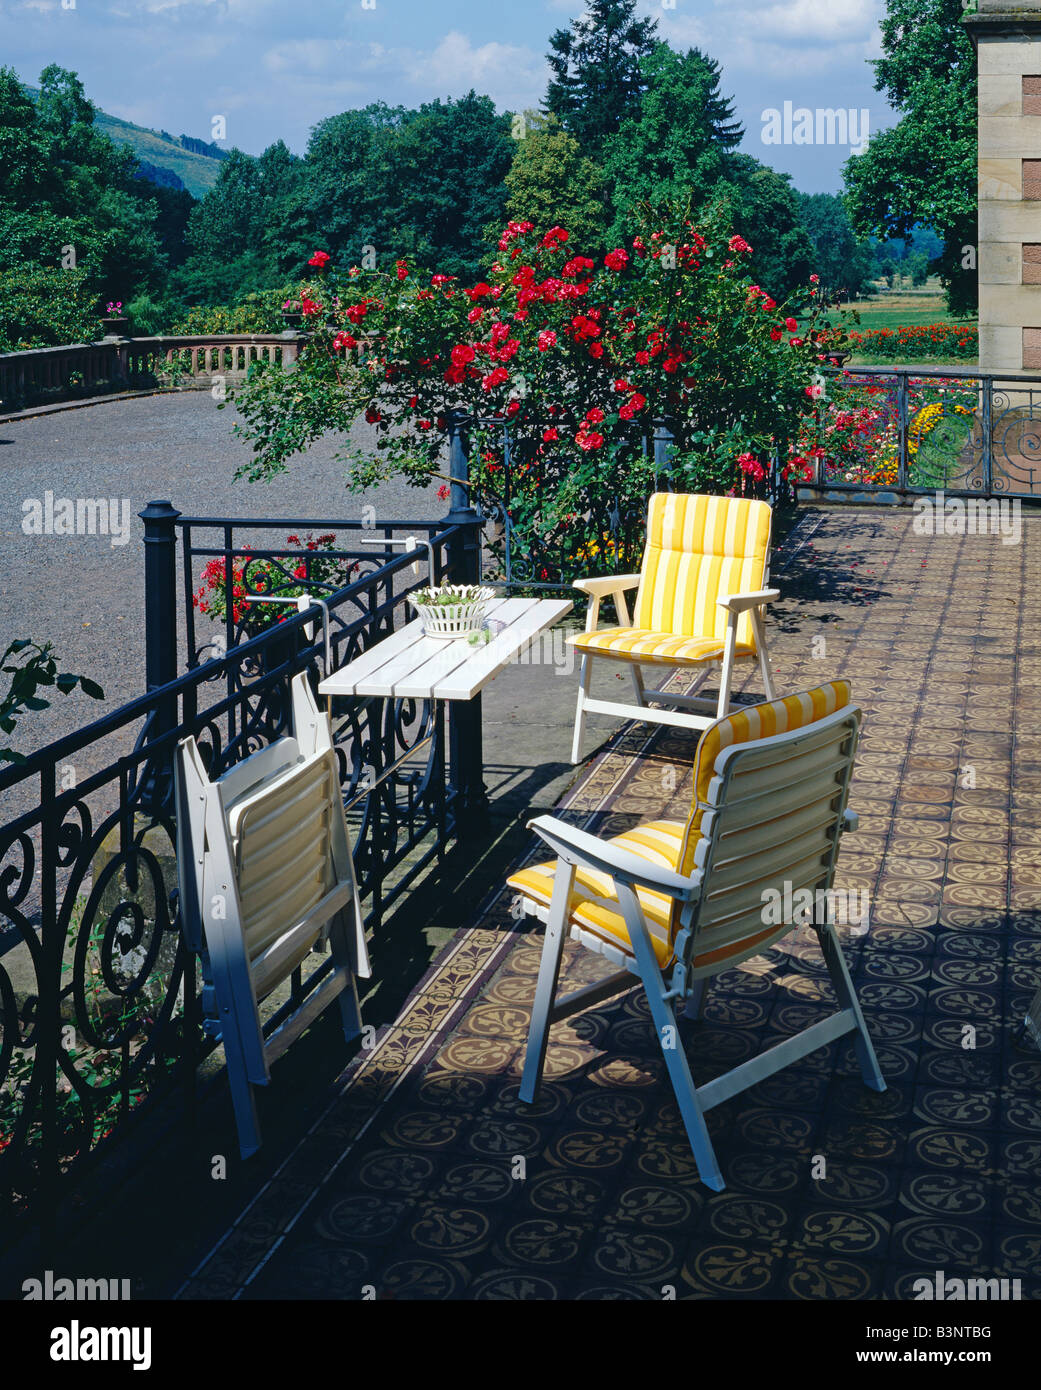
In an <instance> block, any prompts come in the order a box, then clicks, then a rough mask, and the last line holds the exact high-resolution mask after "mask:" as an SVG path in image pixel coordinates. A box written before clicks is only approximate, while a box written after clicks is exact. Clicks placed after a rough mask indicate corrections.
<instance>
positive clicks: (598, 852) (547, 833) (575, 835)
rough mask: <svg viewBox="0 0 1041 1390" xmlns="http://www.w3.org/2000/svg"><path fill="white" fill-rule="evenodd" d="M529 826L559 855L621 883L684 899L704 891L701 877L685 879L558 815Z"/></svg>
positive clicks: (543, 817) (538, 818)
mask: <svg viewBox="0 0 1041 1390" xmlns="http://www.w3.org/2000/svg"><path fill="white" fill-rule="evenodd" d="M528 829H529V830H534V832H535V834H536V835H538V836H539V838H540V839H543V840H545V842H546V844H547V845H549V847H550V849H552V850H555V851H556V853H557V855H558V856H559V857H561V858H563V859H566V860H568V861H570V862H571V863H573V864H579V865H581V866H582V867H583V868H586V869H596V870H598V871H599V872H600V873H602V874H606V875H607V876H608V877H609V878H613V879H617V880H618V881H619V882H621V883H629V884H639V885H640V886H641V887H644V888H651V889H654V890H655V891H657V892H659V893H668V895H669V897H671V898H676V899H678V900H679V901H680V902H693V901H694V899H695V898H697V897H699V896H700V894H701V879H700V877H695V878H684V877H683V875H682V874H678V873H676V872H674V871H673V870H672V869H664V868H662V866H661V865H660V864H651V863H649V862H648V861H647V860H646V859H641V858H640V856H639V855H638V854H633V853H632V851H631V850H627V849H619V848H618V846H617V845H611V844H608V843H607V842H606V841H604V840H601V839H598V838H597V836H596V835H590V834H589V833H588V832H587V831H585V830H576V828H575V827H574V826H573V825H568V824H567V823H566V822H565V821H562V820H558V819H557V817H556V816H536V817H535V819H534V820H530V821H529V822H528Z"/></svg>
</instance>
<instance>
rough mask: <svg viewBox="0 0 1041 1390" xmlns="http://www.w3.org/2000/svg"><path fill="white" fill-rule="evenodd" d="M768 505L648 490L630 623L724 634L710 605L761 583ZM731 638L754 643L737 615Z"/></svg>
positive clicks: (722, 616)
mask: <svg viewBox="0 0 1041 1390" xmlns="http://www.w3.org/2000/svg"><path fill="white" fill-rule="evenodd" d="M771 517H772V514H771V511H770V507H769V505H768V504H767V503H766V502H760V501H756V500H753V499H745V498H741V497H709V496H702V495H700V494H684V493H672V492H656V493H654V494H653V496H652V497H651V499H650V504H649V507H648V512H647V542H646V546H645V548H644V555H643V564H642V567H641V571H640V586H639V589H638V591H637V596H636V607H635V616H634V619H633V622H634V625H635V626H636V627H641V628H650V629H651V630H652V631H654V632H670V633H675V634H677V635H682V636H687V637H693V636H705V637H719V638H722V637H723V636H725V634H726V625H727V614H726V610H725V609H722V608H720V607H719V606H718V605H717V603H716V600H717V598H719V597H721V596H723V595H725V594H734V593H748V592H751V591H754V590H757V589H762V588H763V587H764V586H765V582H766V574H767V564H768V561H769V554H770V522H771ZM737 640H738V641H739V642H743V643H746V644H748V645H749V646H752V647H754V646H755V639H754V633H753V630H752V620H751V617H750V616H749V614H748V613H743V614H742V615H741V617H740V619H739V621H738V628H737Z"/></svg>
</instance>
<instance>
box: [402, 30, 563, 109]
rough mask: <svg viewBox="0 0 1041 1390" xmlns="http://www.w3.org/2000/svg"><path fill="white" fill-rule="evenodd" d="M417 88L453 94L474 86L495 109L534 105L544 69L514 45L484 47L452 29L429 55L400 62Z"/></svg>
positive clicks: (534, 57)
mask: <svg viewBox="0 0 1041 1390" xmlns="http://www.w3.org/2000/svg"><path fill="white" fill-rule="evenodd" d="M403 68H404V73H405V75H406V76H407V77H408V78H409V80H410V81H412V82H413V83H415V84H416V85H417V86H423V85H425V86H427V87H430V86H431V85H433V86H434V87H437V88H439V89H440V90H443V91H447V92H451V93H452V95H458V94H461V93H463V92H466V91H469V90H470V88H471V87H473V88H474V89H475V90H476V91H478V92H486V93H487V94H488V95H489V96H491V97H493V98H494V99H495V101H496V104H497V105H498V106H500V107H514V108H515V107H517V106H518V105H521V106H533V105H537V104H538V102H539V100H540V99H541V97H542V94H543V91H544V90H545V85H546V77H547V73H548V67H547V64H546V61H545V59H544V58H543V56H542V54H541V53H537V52H536V51H535V50H534V49H531V48H523V47H520V46H518V45H516V44H505V43H484V44H480V45H479V46H477V47H474V45H473V44H472V43H471V42H470V40H469V39H468V38H467V37H466V35H465V34H460V33H459V32H458V30H453V31H452V32H451V33H450V34H446V35H445V37H444V38H443V39H442V40H441V42H440V43H439V44H438V45H437V47H436V48H435V49H434V50H433V52H431V53H417V54H415V55H414V57H413V59H412V60H411V62H409V61H408V60H406V61H405V62H404V63H403Z"/></svg>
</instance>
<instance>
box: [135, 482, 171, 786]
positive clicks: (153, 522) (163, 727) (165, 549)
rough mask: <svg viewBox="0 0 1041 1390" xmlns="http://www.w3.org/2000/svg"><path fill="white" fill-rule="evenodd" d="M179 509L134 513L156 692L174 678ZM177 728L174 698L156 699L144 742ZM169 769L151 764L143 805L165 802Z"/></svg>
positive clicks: (149, 683)
mask: <svg viewBox="0 0 1041 1390" xmlns="http://www.w3.org/2000/svg"><path fill="white" fill-rule="evenodd" d="M180 515H181V513H180V512H179V511H178V510H177V509H176V507H174V506H172V505H171V504H170V503H169V502H167V501H158V502H149V504H148V506H147V507H146V508H145V509H144V511H143V512H138V516H139V517H140V518H141V520H142V521H143V522H144V523H145V537H144V545H145V685H146V688H147V690H148V691H149V692H151V691H153V690H160V689H162V687H163V686H166V685H169V684H170V682H171V681H173V680H176V678H177V529H176V524H177V519H178V517H179V516H180ZM176 727H177V697H176V696H175V695H174V696H166V697H164V698H163V699H161V700H159V701H158V702H157V704H156V707H155V714H154V716H153V719H152V723H151V727H150V728H149V730H148V741H149V742H152V741H154V740H155V739H158V738H161V737H162V736H163V734H166V733H169V731H170V730H171V729H175V728H176ZM170 773H171V769H170V767H168V766H167V767H163V768H159V767H157V766H155V765H154V764H151V765H150V766H149V770H148V773H147V776H146V780H145V786H144V789H143V793H144V794H143V803H144V804H145V805H146V806H150V807H151V808H152V809H154V810H158V809H159V808H160V807H162V806H168V805H169V803H170V799H171V792H172V782H171V778H170Z"/></svg>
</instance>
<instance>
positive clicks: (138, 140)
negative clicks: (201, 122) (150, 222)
mask: <svg viewBox="0 0 1041 1390" xmlns="http://www.w3.org/2000/svg"><path fill="white" fill-rule="evenodd" d="M94 125H95V126H96V128H97V129H98V130H100V131H101V132H102V133H103V134H104V135H107V136H108V137H109V139H110V140H114V141H115V142H116V143H117V144H120V145H129V146H130V148H131V149H132V150H133V151H134V153H135V154H136V155H137V157H138V159H140V160H141V162H142V164H150V165H153V166H154V167H155V168H156V169H159V170H164V169H165V170H167V171H169V172H170V173H172V174H176V175H177V177H178V178H179V179H180V181H181V183H182V184H183V185H184V187H185V188H187V190H188V192H189V193H190V194H191V195H192V197H194V198H201V197H202V196H203V194H205V193H206V192H207V190H208V189H210V188H212V187H213V185H214V184H215V183H216V181H217V170H218V169H219V168H220V162H221V157H222V153H223V152H222V151H218V149H217V147H216V146H213V145H211V146H209V148H210V149H212V150H214V151H215V153H213V154H202V153H197V152H196V151H195V150H187V149H185V148H184V146H183V145H182V144H181V143H180V141H179V140H178V139H176V138H175V137H172V136H168V135H167V134H166V133H165V132H163V133H160V132H159V131H156V130H146V129H145V128H144V127H143V126H139V125H133V124H132V123H131V122H130V121H121V120H119V119H118V117H116V116H109V115H108V114H107V113H106V112H104V111H98V113H97V115H96V116H95V118H94ZM193 143H194V144H198V145H203V144H204V142H203V141H201V140H200V141H193Z"/></svg>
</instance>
